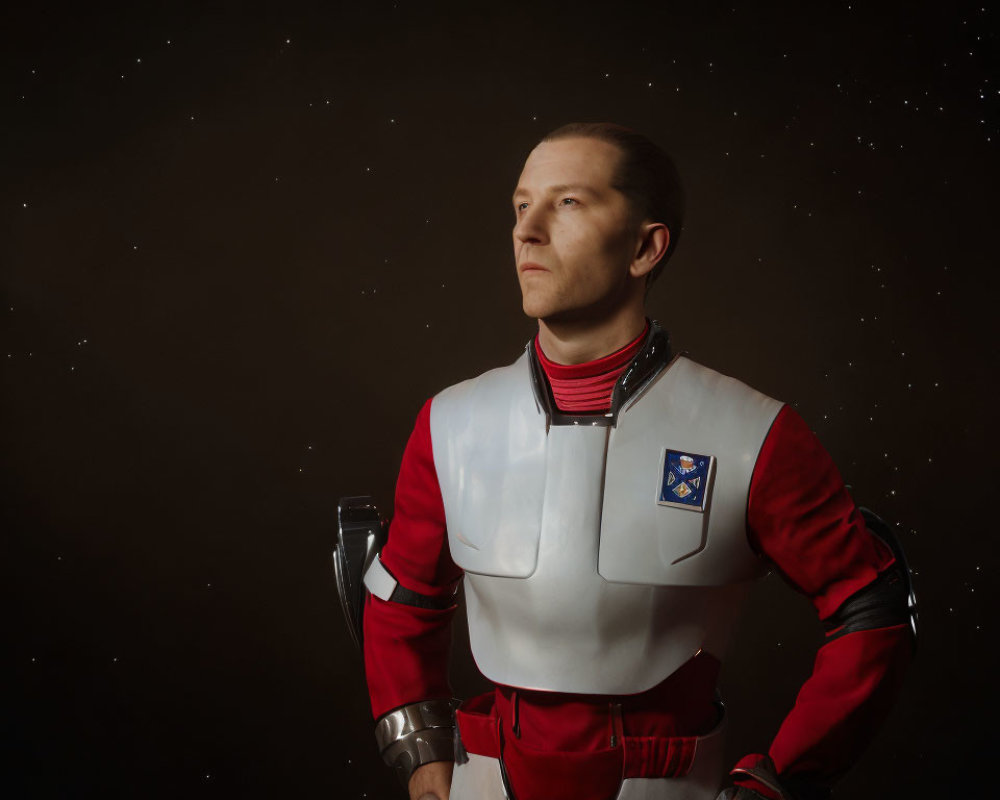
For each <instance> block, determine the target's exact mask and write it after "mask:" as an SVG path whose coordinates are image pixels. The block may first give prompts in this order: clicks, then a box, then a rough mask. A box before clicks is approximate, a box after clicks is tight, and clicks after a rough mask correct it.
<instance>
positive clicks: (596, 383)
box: [535, 318, 649, 414]
mask: <svg viewBox="0 0 1000 800" xmlns="http://www.w3.org/2000/svg"><path fill="white" fill-rule="evenodd" d="M648 332H649V319H648V318H647V320H646V326H645V327H644V328H643V329H642V333H640V334H639V335H638V336H636V337H635V338H634V339H633V340H632V341H631V342H629V343H628V344H627V345H625V346H624V347H622V348H621V349H620V350H615V352H613V353H611V354H610V355H606V356H602V357H601V358H596V359H594V360H593V361H585V362H584V363H582V364H557V363H556V362H555V361H550V360H549V359H548V358H546V356H545V353H543V352H542V348H541V345H539V344H538V334H535V352H536V353H537V354H538V361H539V363H540V364H541V365H542V369H543V370H545V374H546V376H547V377H548V379H549V385H550V386H551V387H552V396H553V397H554V398H555V401H556V407H557V408H558V409H559V410H560V411H562V412H564V413H567V414H600V413H603V412H606V411H608V410H610V408H611V390H612V389H614V387H615V383H616V382H617V381H618V377H619V376H620V375H621V374H622V373H623V372H624V371H625V368H626V367H627V366H628V365H629V364H630V363H631V362H632V359H633V358H635V357H636V355H637V354H638V352H639V349H640V348H641V347H642V340H643V339H645V338H646V334H647V333H648Z"/></svg>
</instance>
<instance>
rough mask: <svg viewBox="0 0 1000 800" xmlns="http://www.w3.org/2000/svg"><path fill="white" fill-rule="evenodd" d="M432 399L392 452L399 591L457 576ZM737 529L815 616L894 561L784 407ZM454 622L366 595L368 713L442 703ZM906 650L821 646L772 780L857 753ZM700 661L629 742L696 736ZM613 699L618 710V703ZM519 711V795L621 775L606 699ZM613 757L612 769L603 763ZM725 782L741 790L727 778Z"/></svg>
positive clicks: (881, 644)
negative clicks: (593, 771)
mask: <svg viewBox="0 0 1000 800" xmlns="http://www.w3.org/2000/svg"><path fill="white" fill-rule="evenodd" d="M557 366H559V365H557ZM575 366H576V367H585V366H586V365H575ZM430 402H431V401H430V400H428V401H427V402H426V403H425V404H424V406H423V408H422V409H421V411H420V413H419V414H418V416H417V421H416V426H415V428H414V431H413V434H412V435H411V436H410V439H409V441H408V443H407V446H406V451H405V452H404V455H403V460H402V465H401V467H400V473H399V480H398V483H397V487H396V509H395V516H394V518H393V522H392V527H391V529H390V534H389V541H388V543H387V545H386V547H385V549H384V551H383V557H382V560H383V563H384V564H385V565H386V567H387V568H388V569H389V571H390V572H392V574H393V575H394V576H395V577H396V579H397V580H399V581H400V583H402V584H403V585H404V586H406V587H407V588H410V589H412V590H414V591H418V592H425V593H444V592H447V591H450V590H451V588H452V587H453V585H454V582H455V580H457V579H458V578H459V577H460V575H461V570H459V569H458V567H457V566H456V565H455V564H454V562H453V561H452V560H451V557H450V555H449V553H448V546H447V537H446V531H445V519H444V508H443V504H442V502H441V492H440V488H439V487H438V484H437V477H436V473H435V471H434V462H433V454H432V450H431V438H430V419H429V413H430ZM747 527H748V531H747V532H748V539H749V542H750V544H751V546H753V547H754V548H755V549H756V550H757V551H758V552H759V553H761V554H762V555H763V556H764V557H766V558H767V559H769V560H770V561H771V562H772V563H773V564H774V566H775V568H776V569H777V571H778V572H779V573H780V574H781V575H782V576H783V577H784V579H785V580H786V581H787V582H788V583H789V584H790V585H791V586H793V587H794V588H795V589H796V590H798V591H799V592H801V593H802V594H804V595H805V596H806V597H807V598H808V599H809V600H810V601H811V602H812V604H813V606H814V607H815V608H816V611H817V613H818V615H819V617H820V619H826V618H827V617H829V616H830V615H831V614H832V613H833V612H834V611H835V610H836V609H837V608H838V606H839V605H840V604H841V603H842V602H843V601H844V600H845V599H846V598H847V597H849V596H850V595H851V594H852V593H853V592H855V591H857V590H858V589H860V588H862V587H863V586H865V585H867V584H868V583H870V582H871V581H872V580H873V579H874V578H875V577H876V576H877V575H878V574H879V573H880V572H881V571H883V570H885V569H886V568H887V567H888V566H889V565H891V564H892V563H893V559H892V554H891V553H890V552H889V551H888V550H886V549H885V548H884V547H882V546H881V544H880V543H879V542H878V541H877V540H876V539H874V538H873V537H872V536H870V535H869V534H868V532H867V530H866V529H865V527H864V523H863V520H862V518H861V516H860V514H859V512H858V511H857V509H856V508H855V507H854V503H853V501H852V500H851V498H850V495H849V494H848V493H847V491H846V489H845V488H844V486H843V481H842V479H841V477H840V474H839V472H838V471H837V469H836V467H835V466H834V464H833V462H832V460H831V459H830V457H829V455H828V453H827V452H826V450H825V449H824V448H823V447H822V445H821V444H820V443H819V442H818V440H817V439H816V437H815V436H814V435H813V434H812V433H811V431H809V429H808V426H807V425H806V424H805V422H804V421H803V420H802V419H801V417H800V416H799V415H798V414H797V413H796V412H795V411H794V410H793V409H791V408H790V407H789V406H784V407H783V408H782V410H781V411H780V412H779V414H778V416H777V418H776V419H775V422H774V424H773V425H772V427H771V430H770V432H769V433H768V436H767V438H766V440H765V442H764V445H763V447H762V449H761V452H760V454H759V457H758V459H757V463H756V466H755V469H754V474H753V479H752V482H751V486H750V494H749V503H748V509H747ZM452 614H453V611H443V612H442V611H429V610H426V609H418V608H414V607H411V606H403V605H400V604H396V603H392V602H383V601H380V600H378V599H377V598H376V599H370V600H369V602H368V604H367V606H366V613H365V623H364V624H365V663H366V669H367V676H368V684H369V691H370V696H371V703H372V711H373V714H374V716H375V717H379V716H381V715H382V714H383V713H385V712H386V711H388V710H391V709H392V708H396V707H398V706H400V705H404V704H406V703H411V702H416V701H419V700H423V699H429V698H431V697H445V696H448V695H450V687H449V686H448V682H447V647H448V640H449V635H450V622H451V617H452ZM909 654H910V644H909V639H908V634H907V632H906V631H905V629H904V626H896V627H892V628H884V629H880V630H878V631H860V632H855V633H851V634H847V635H846V636H843V637H840V638H838V639H836V640H834V641H832V642H830V643H829V644H827V645H824V646H823V647H822V648H820V651H819V652H818V654H817V657H816V662H815V666H814V670H813V674H812V676H811V677H810V678H809V680H807V681H806V682H805V684H804V685H803V687H802V689H801V691H800V692H799V694H798V697H797V700H796V703H795V706H794V707H793V709H792V710H791V711H790V713H789V714H788V716H787V717H786V719H785V721H784V723H783V724H782V726H781V728H780V729H779V731H778V734H777V736H775V738H774V740H773V742H772V744H771V746H770V749H769V754H770V755H771V757H772V758H773V759H774V763H775V764H776V765H777V768H778V770H779V772H780V773H781V774H798V773H807V774H811V775H816V776H819V777H821V778H822V777H831V776H839V775H840V774H842V772H843V771H845V769H846V768H847V767H849V766H850V764H851V763H852V762H853V761H854V760H855V759H856V758H857V757H858V756H859V755H860V753H861V752H862V751H863V750H864V749H865V747H867V744H868V742H869V741H870V740H871V738H872V736H873V735H874V734H875V732H876V729H877V727H878V724H879V723H880V722H881V720H882V718H883V717H884V716H885V713H886V712H887V710H888V708H889V707H890V706H891V703H892V701H893V698H894V697H895V694H896V692H897V690H898V687H899V683H900V681H901V678H902V673H903V669H904V667H905V664H906V663H907V661H908V659H909V657H910V656H909ZM706 655H707V654H702V656H699V657H698V658H696V659H693V660H692V661H691V662H688V665H685V668H683V669H682V671H681V672H679V673H675V675H673V676H671V678H668V679H667V681H664V684H661V686H660V687H657V688H658V689H659V691H660V692H661V694H658V695H654V694H650V695H649V696H648V697H645V698H641V699H640V700H639V702H640V706H635V707H632V708H631V709H625V710H624V713H623V715H622V723H623V725H624V731H625V735H626V737H636V738H641V737H644V736H647V737H656V736H659V737H681V738H683V737H688V736H692V735H695V734H696V733H703V732H705V725H707V724H710V722H709V720H710V719H711V718H712V714H713V713H714V706H713V705H712V703H711V695H712V687H714V685H715V680H716V677H717V672H718V662H715V660H714V659H710V658H707V657H704V656H706ZM713 662H714V663H713ZM651 691H654V692H655V690H651ZM509 692H510V688H509V687H497V690H496V692H495V694H494V702H495V704H496V706H497V708H498V711H499V713H500V715H501V716H502V717H503V718H504V719H510V716H509V712H510V709H509V708H507V709H505V708H504V704H505V703H506V704H509V702H510V693H509ZM620 699H621V700H622V702H623V703H624V702H625V701H626V700H627V699H628V698H620ZM644 701H645V702H646V703H647V705H645V706H643V705H642V703H643V702H644ZM519 713H520V721H521V738H520V739H519V740H517V744H516V745H515V748H516V752H517V753H518V754H519V755H513V756H512V758H513V759H514V760H515V762H517V764H519V765H520V766H515V767H514V768H513V770H512V775H511V779H512V781H514V784H515V791H517V792H518V796H519V797H521V793H522V792H524V793H526V794H525V797H528V795H527V792H529V791H530V792H532V795H531V796H534V794H533V793H534V791H535V789H534V788H529V786H530V787H534V785H535V784H534V782H535V781H536V780H537V781H539V782H540V783H539V784H538V785H539V786H541V787H542V788H541V789H539V791H540V792H542V793H543V796H544V791H545V790H546V787H548V789H550V790H551V788H552V787H551V786H550V785H549V784H550V781H549V777H550V776H560V777H559V781H560V782H561V783H560V784H559V785H560V792H559V793H557V794H555V795H549V796H550V797H553V796H560V794H564V793H566V792H576V791H577V785H578V784H577V781H579V782H580V783H579V786H580V787H581V791H582V790H583V789H582V787H583V786H584V785H597V784H598V781H597V780H596V779H592V778H591V776H590V770H589V769H587V770H585V771H584V772H581V773H576V772H575V771H573V770H570V771H566V772H565V774H564V771H563V770H562V769H561V768H560V767H558V766H557V764H558V763H564V764H572V765H573V769H574V770H576V769H581V764H583V763H590V764H605V766H604V767H601V769H604V770H605V771H607V770H609V769H610V770H611V772H617V774H618V776H619V777H620V775H621V770H623V769H624V768H625V767H624V758H621V753H622V751H623V750H626V751H627V748H631V749H641V748H642V747H643V745H631V746H626V748H615V750H611V749H610V748H608V743H609V740H608V739H607V738H606V737H607V735H608V727H607V726H608V724H609V719H610V717H609V713H608V706H607V698H598V697H593V696H581V695H557V694H551V693H541V692H535V693H528V692H524V693H521V705H520V708H519ZM655 750H656V747H654V746H649V747H647V751H648V752H649V753H653V755H649V756H648V759H649V760H646V758H647V757H646V756H644V757H643V759H638V760H639V761H642V763H644V764H646V765H647V766H646V767H643V768H649V767H648V764H649V763H651V762H652V761H654V760H655V759H656V757H657V756H656V755H655V753H654V751H655ZM545 751H548V752H550V753H555V754H560V755H559V756H558V757H556V758H555V761H554V762H552V763H547V766H546V767H545V769H544V770H543V771H542V772H541V773H536V772H535V771H534V769H526V765H527V764H528V762H529V761H530V762H531V763H532V764H536V765H537V764H540V763H541V761H540V760H539V759H540V758H541V757H537V755H536V754H537V753H538V752H545ZM470 752H472V751H471V750H470ZM511 752H512V753H513V752H514V750H512V751H511ZM608 752H612V753H613V752H618V753H619V755H618V756H614V757H612V756H611V755H608ZM681 752H682V751H680V750H677V751H676V753H675V755H674V756H673V757H676V756H677V755H679V754H681ZM526 754H528V755H526ZM615 758H619V759H620V761H619V762H616V763H619V766H615V767H611V766H609V765H610V762H611V761H613V760H614V759H615ZM518 759H520V761H518ZM668 760H669V759H668ZM633 763H634V762H633ZM633 768H634V767H633ZM524 770H526V771H524ZM515 775H516V777H515ZM563 781H564V782H563ZM734 781H735V782H736V783H739V784H745V785H751V784H749V783H745V782H744V781H743V780H741V779H739V778H737V777H736V776H734ZM543 784H544V785H543ZM602 785H603V784H602ZM574 796H577V797H582V796H583V795H580V794H574Z"/></svg>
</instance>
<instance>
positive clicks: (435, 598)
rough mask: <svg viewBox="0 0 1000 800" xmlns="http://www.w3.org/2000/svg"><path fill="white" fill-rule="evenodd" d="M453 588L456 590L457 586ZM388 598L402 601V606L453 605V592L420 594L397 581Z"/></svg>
mask: <svg viewBox="0 0 1000 800" xmlns="http://www.w3.org/2000/svg"><path fill="white" fill-rule="evenodd" d="M387 571H388V570H387ZM455 588H456V591H457V589H458V587H457V586H456V587H455ZM389 599H390V600H391V601H392V602H394V603H402V604H403V605H404V606H416V607H417V608H431V609H436V610H442V609H445V608H451V607H452V606H453V605H455V592H451V593H450V594H444V595H430V594H420V592H414V591H413V590H411V589H407V588H406V587H405V586H403V584H401V583H400V582H399V581H396V588H395V589H393V590H392V594H391V595H389Z"/></svg>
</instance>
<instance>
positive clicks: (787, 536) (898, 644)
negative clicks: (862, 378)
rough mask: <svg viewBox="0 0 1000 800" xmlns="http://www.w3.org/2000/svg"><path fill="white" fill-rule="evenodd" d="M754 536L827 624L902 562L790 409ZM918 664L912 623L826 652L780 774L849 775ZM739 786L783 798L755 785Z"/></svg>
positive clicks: (779, 427) (777, 747)
mask: <svg viewBox="0 0 1000 800" xmlns="http://www.w3.org/2000/svg"><path fill="white" fill-rule="evenodd" d="M747 528H748V536H749V537H750V543H751V546H752V547H753V548H754V549H755V550H757V552H759V553H761V554H762V555H763V556H765V557H766V558H767V559H769V560H770V561H771V562H772V564H773V565H774V568H775V569H776V571H777V572H778V573H779V574H780V575H781V576H782V577H783V578H784V580H785V581H786V582H787V583H788V584H790V585H791V586H792V587H793V588H795V589H796V590H797V591H799V592H801V593H802V594H804V595H805V596H806V597H808V598H809V600H810V601H811V602H812V604H813V606H814V607H815V609H816V612H817V614H818V615H819V618H820V620H825V619H827V618H828V617H830V616H831V615H832V614H833V613H834V612H835V611H836V610H837V609H838V608H839V607H840V605H841V604H842V603H843V602H844V600H846V599H847V598H848V597H850V596H851V595H852V594H854V593H855V592H856V591H858V590H859V589H861V588H863V587H865V586H867V585H868V584H869V583H871V582H872V581H873V580H875V578H876V577H877V576H878V575H879V574H880V573H882V572H884V571H885V570H886V569H888V568H889V567H890V566H891V565H892V564H893V563H895V558H894V556H893V554H892V552H891V551H890V550H889V549H888V548H887V547H886V546H885V545H884V544H883V543H882V542H881V541H880V540H878V539H877V538H875V537H874V536H872V535H871V534H870V533H869V532H868V529H867V528H866V526H865V523H864V518H863V517H862V516H861V512H860V511H858V509H857V507H856V506H855V504H854V501H853V499H852V498H851V495H850V494H849V492H848V491H847V488H846V487H845V486H844V482H843V480H842V478H841V476H840V472H839V471H838V470H837V467H836V465H835V464H834V463H833V459H832V458H831V457H830V455H829V453H827V451H826V450H825V449H824V447H823V445H822V444H820V442H819V439H817V437H816V436H815V434H813V432H812V431H811V430H809V426H808V425H807V424H806V423H805V421H804V420H803V419H802V417H801V416H800V415H799V414H798V413H797V412H796V411H795V410H794V409H792V408H791V406H788V405H785V406H783V407H782V409H781V411H779V412H778V415H777V417H776V418H775V421H774V424H773V425H772V426H771V430H770V432H769V433H768V435H767V438H766V439H765V441H764V444H763V446H762V447H761V451H760V454H759V456H758V458H757V463H756V465H755V467H754V473H753V478H752V480H751V483H750V497H749V502H748V506H747ZM828 635H829V634H828ZM910 658H911V642H910V634H909V631H908V630H907V626H906V625H895V626H892V627H887V628H879V629H874V630H864V631H855V632H853V633H848V634H846V635H844V636H841V637H839V638H837V639H834V640H832V641H829V642H827V643H826V644H824V645H823V646H821V647H820V649H819V652H818V653H817V655H816V660H815V663H814V665H813V672H812V675H811V676H810V677H809V679H808V680H807V681H806V682H805V683H804V684H803V685H802V688H801V690H800V691H799V693H798V696H797V697H796V700H795V705H794V706H793V708H792V710H791V711H790V712H789V713H788V715H787V716H786V717H785V719H784V721H783V722H782V724H781V727H780V728H779V730H778V733H777V735H776V736H775V738H774V741H773V742H772V743H771V746H770V748H769V750H768V755H769V756H770V757H771V759H772V760H773V761H774V765H775V767H776V769H777V772H778V775H779V776H787V777H791V776H798V777H800V778H801V779H806V780H810V781H816V782H818V783H821V784H825V785H829V784H831V783H833V782H834V781H835V780H836V779H837V778H839V777H840V776H841V775H843V773H845V772H846V771H847V770H848V769H849V768H850V767H851V765H852V764H853V763H854V762H855V761H856V760H857V759H858V758H859V757H860V756H861V754H862V753H863V752H864V750H865V749H866V748H867V747H868V744H869V743H870V742H871V740H872V738H874V735H875V733H876V732H877V730H878V728H879V726H880V725H881V723H882V721H883V720H884V718H885V716H886V715H887V714H888V712H889V709H890V708H891V706H892V703H893V702H894V700H895V697H896V695H897V693H898V690H899V687H900V685H901V683H902V678H903V672H904V670H905V668H906V665H907V664H908V663H909V660H910ZM759 758H760V756H759V755H757V754H754V755H750V756H746V757H745V758H743V759H741V760H740V762H739V763H738V764H737V766H748V765H752V764H753V763H755V762H756V761H757V760H759ZM736 783H737V784H739V785H744V786H748V787H750V788H753V789H755V790H756V791H758V792H760V793H761V794H764V795H765V796H767V797H775V795H774V793H773V792H771V791H770V790H768V789H766V787H763V786H761V785H760V784H758V783H756V782H755V781H753V780H752V779H748V778H746V779H736Z"/></svg>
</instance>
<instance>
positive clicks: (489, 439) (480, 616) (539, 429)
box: [430, 352, 782, 694]
mask: <svg viewBox="0 0 1000 800" xmlns="http://www.w3.org/2000/svg"><path fill="white" fill-rule="evenodd" d="M781 406H782V403H781V402H780V401H778V400H775V399H773V398H770V397H768V396H766V395H764V394H761V393H760V392H758V391H756V390H754V389H752V388H751V387H749V386H747V385H746V384H744V383H741V382H740V381H737V380H735V379H734V378H730V377H728V376H726V375H722V374H721V373H719V372H716V371H714V370H711V369H709V368H707V367H704V366H701V365H700V364H697V363H696V362H694V361H692V360H691V359H689V358H687V357H685V356H683V355H679V356H677V357H675V358H674V359H673V360H672V361H671V362H670V363H669V364H668V365H667V366H666V367H664V368H663V369H662V370H661V371H660V372H659V374H657V375H656V376H655V377H654V378H653V379H652V380H651V381H650V382H649V383H648V384H647V385H646V386H645V387H644V388H642V389H640V390H639V391H638V392H637V393H636V394H635V395H634V396H633V397H632V398H630V400H629V401H628V402H627V403H626V404H625V405H624V406H623V408H622V410H621V411H620V412H619V414H618V417H617V420H616V424H615V425H588V424H553V425H551V426H549V425H547V415H546V412H545V410H544V409H543V408H542V406H541V405H540V404H539V403H538V401H536V397H535V391H534V390H533V388H532V379H531V366H530V363H529V358H528V354H527V352H526V353H525V354H523V355H522V356H521V357H520V358H519V359H518V360H517V361H515V362H514V363H513V364H511V365H509V366H507V367H501V368H499V369H494V370H490V371H489V372H486V373H484V374H482V375H480V376H478V377H476V378H472V379H470V380H467V381H464V382H462V383H458V384H456V385H454V386H451V387H449V388H447V389H445V390H444V391H442V392H440V393H439V394H438V395H436V396H435V397H434V400H433V402H432V404H431V420H430V422H431V439H432V444H433V450H434V464H435V468H436V470H437V476H438V481H439V483H440V486H441V493H442V497H443V499H444V508H445V516H446V522H447V527H448V541H449V546H450V549H451V555H452V558H453V559H454V561H455V563H456V564H458V566H460V567H461V568H462V569H464V570H465V573H466V574H465V595H466V605H467V611H468V617H469V635H470V640H471V646H472V654H473V657H474V658H475V661H476V664H477V665H478V667H479V669H480V670H481V671H482V673H483V674H484V675H485V676H486V677H487V678H489V679H490V680H492V681H494V682H496V683H501V684H506V685H508V686H515V687H520V688H525V689H536V690H545V691H555V692H573V693H584V694H633V693H637V692H642V691H645V690H646V689H649V688H651V687H653V686H655V685H656V684H658V683H659V682H660V681H662V680H663V679H665V678H666V677H667V676H669V675H670V674H671V673H672V672H673V671H674V670H676V669H677V668H678V667H680V666H681V665H682V664H683V663H684V662H686V661H687V660H688V659H689V658H691V657H692V656H693V655H694V654H695V653H696V652H697V651H698V650H700V649H705V650H706V651H708V652H711V653H713V654H715V655H716V656H718V657H720V658H721V657H722V655H723V653H724V650H725V646H726V642H727V640H728V638H729V632H730V629H731V627H732V625H733V623H734V622H735V620H736V617H737V615H738V613H739V610H740V607H741V606H742V600H743V598H744V596H745V594H746V591H747V590H748V589H749V586H750V584H751V583H752V582H753V580H754V579H756V578H758V577H760V576H761V575H763V574H764V573H765V572H766V571H767V568H766V564H765V562H763V561H762V560H760V559H759V558H758V557H757V556H756V555H754V553H753V552H752V551H751V549H750V546H749V544H748V542H747V536H746V507H747V494H748V491H749V486H750V477H751V474H752V471H753V467H754V463H755V462H756V459H757V454H758V453H759V451H760V447H761V445H762V443H763V441H764V438H765V437H766V435H767V432H768V430H769V428H770V426H771V423H772V422H773V421H774V418H775V416H776V415H777V413H778V411H779V410H780V408H781ZM666 450H670V451H673V452H675V453H677V452H688V453H694V454H699V455H704V456H714V468H713V470H712V474H710V475H707V476H706V478H707V480H708V485H707V486H706V487H705V491H706V495H707V499H706V502H705V509H704V511H703V512H702V511H698V510H693V509H692V508H690V507H679V506H668V505H662V504H660V503H658V500H659V499H661V492H662V491H664V486H663V484H664V464H663V459H664V454H665V451H666ZM672 499H674V498H672Z"/></svg>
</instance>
